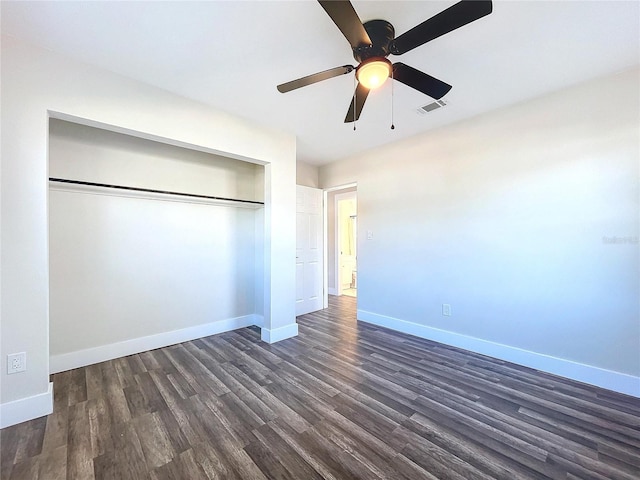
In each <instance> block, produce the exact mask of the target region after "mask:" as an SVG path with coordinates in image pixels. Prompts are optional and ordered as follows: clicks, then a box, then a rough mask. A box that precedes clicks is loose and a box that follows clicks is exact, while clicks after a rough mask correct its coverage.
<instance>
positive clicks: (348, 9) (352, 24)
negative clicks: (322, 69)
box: [318, 0, 371, 48]
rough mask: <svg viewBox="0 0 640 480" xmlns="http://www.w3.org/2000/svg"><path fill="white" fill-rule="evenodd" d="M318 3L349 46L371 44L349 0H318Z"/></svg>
mask: <svg viewBox="0 0 640 480" xmlns="http://www.w3.org/2000/svg"><path fill="white" fill-rule="evenodd" d="M318 3H319V4H320V5H321V6H322V8H324V11H325V12H327V15H329V17H331V20H333V23H335V24H336V26H337V27H338V29H339V30H340V31H341V32H342V34H343V35H344V36H345V38H346V39H347V41H348V42H349V44H350V45H351V48H356V47H364V46H366V45H371V39H370V38H369V34H368V33H367V31H366V30H365V29H364V26H363V25H362V21H361V20H360V17H358V14H357V13H356V11H355V10H354V9H353V5H351V2H350V1H349V0H340V1H337V0H328V1H327V0H324V1H322V0H318Z"/></svg>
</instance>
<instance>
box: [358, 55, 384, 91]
mask: <svg viewBox="0 0 640 480" xmlns="http://www.w3.org/2000/svg"><path fill="white" fill-rule="evenodd" d="M391 69H392V66H391V62H390V61H389V60H387V59H386V58H382V57H374V58H370V59H368V60H366V61H364V62H362V63H361V64H360V66H358V70H356V78H357V79H358V82H360V83H361V84H362V86H363V87H365V88H368V89H370V90H372V89H375V88H378V87H381V86H382V85H383V84H384V82H385V81H386V80H387V78H389V76H391Z"/></svg>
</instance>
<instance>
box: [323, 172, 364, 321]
mask: <svg viewBox="0 0 640 480" xmlns="http://www.w3.org/2000/svg"><path fill="white" fill-rule="evenodd" d="M348 188H355V189H356V191H355V192H347V193H348V194H349V195H355V196H356V198H357V194H358V191H357V189H358V183H357V182H352V183H345V184H343V185H338V186H335V187H329V188H325V189H323V202H322V208H323V226H322V228H323V230H324V246H323V248H324V252H323V255H324V259H323V268H324V274H323V278H324V286H323V290H324V300H323V302H324V308H328V307H329V228H328V226H329V221H333V222H334V226H335V231H334V235H335V238H334V247H335V249H336V251H335V252H334V254H335V257H336V259H335V263H336V265H335V266H334V268H335V270H334V272H335V276H336V279H335V280H336V281H338V280H339V271H338V265H337V264H338V261H339V259H338V255H337V253H338V252H337V249H338V248H339V246H338V239H339V238H340V237H338V218H337V216H338V212H337V209H336V205H337V198H336V199H335V202H334V206H333V207H334V218H333V219H331V220H330V219H329V218H328V216H329V213H328V206H329V201H328V200H329V193H332V192H337V191H339V190H346V189H348ZM338 195H340V194H337V195H336V197H337V196H338ZM336 285H337V284H336ZM336 289H337V290H338V294H339V293H340V292H339V285H337V287H336Z"/></svg>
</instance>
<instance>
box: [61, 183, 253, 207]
mask: <svg viewBox="0 0 640 480" xmlns="http://www.w3.org/2000/svg"><path fill="white" fill-rule="evenodd" d="M49 181H50V182H58V183H71V184H74V185H86V186H89V187H103V188H115V189H118V190H128V191H133V192H145V193H160V194H164V195H178V196H180V197H191V198H205V199H207V200H224V201H227V202H240V203H251V204H253V205H264V202H257V201H255V200H240V199H237V198H225V197H212V196H210V195H198V194H196V193H181V192H168V191H166V190H153V189H151V188H139V187H125V186H123V185H108V184H106V183H94V182H83V181H81V180H68V179H65V178H54V177H49Z"/></svg>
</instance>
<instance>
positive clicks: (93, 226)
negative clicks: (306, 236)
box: [49, 119, 264, 371]
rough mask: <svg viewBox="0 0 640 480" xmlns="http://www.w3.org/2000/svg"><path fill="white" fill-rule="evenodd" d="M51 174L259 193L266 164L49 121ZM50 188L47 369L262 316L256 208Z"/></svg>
mask: <svg viewBox="0 0 640 480" xmlns="http://www.w3.org/2000/svg"><path fill="white" fill-rule="evenodd" d="M49 176H50V177H54V178H65V179H74V180H81V181H87V182H95V183H104V184H113V185H124V186H132V187H142V188H147V189H155V190H163V191H173V192H182V193H192V194H197V195H209V196H216V197H225V198H237V199H243V200H253V201H262V200H263V195H264V168H263V167H262V166H259V165H254V164H250V163H246V162H240V161H237V160H233V159H228V158H224V157H219V156H215V155H211V154H206V153H201V152H196V151H192V150H187V149H182V148H178V147H174V146H170V145H164V144H161V143H156V142H151V141H148V140H143V139H139V138H135V137H130V136H127V135H121V134H117V133H113V132H107V131H104V130H100V129H95V128H91V127H86V126H82V125H77V124H73V123H68V122H64V121H61V120H54V119H52V120H51V121H50V138H49ZM49 195H50V199H49V200H50V204H49V208H50V210H49V235H50V238H49V248H50V354H51V370H52V371H60V370H64V369H67V368H72V367H75V366H78V365H79V364H88V363H93V362H94V361H100V360H103V359H105V357H114V356H119V355H122V354H128V353H133V351H142V350H145V349H148V348H156V347H158V346H160V344H171V343H175V342H178V341H182V340H183V339H184V338H186V337H189V336H191V337H196V336H200V334H210V333H216V332H219V331H225V330H229V329H233V328H239V327H243V326H246V325H251V324H255V323H258V324H259V323H260V321H261V316H260V315H256V296H261V295H262V294H263V292H262V291H261V279H262V272H261V271H260V272H258V271H256V270H257V267H256V265H257V262H256V248H259V249H261V248H263V247H262V245H256V233H255V232H256V230H258V231H260V228H256V222H262V221H263V216H262V212H261V211H260V210H259V209H256V207H255V205H251V204H245V205H243V204H236V205H224V204H220V202H215V201H202V200H193V199H189V198H183V199H179V198H176V197H172V196H167V195H160V194H130V193H127V192H123V191H119V190H116V189H103V188H92V187H90V188H86V187H75V186H73V185H65V184H58V183H56V182H52V183H51V185H50V194H49Z"/></svg>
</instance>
